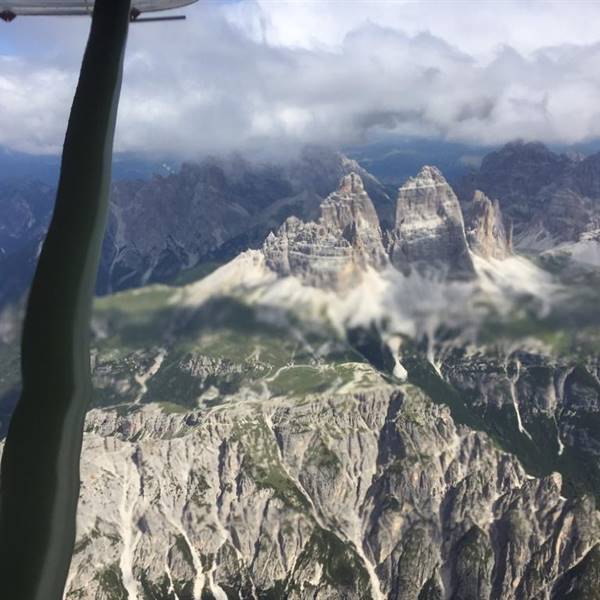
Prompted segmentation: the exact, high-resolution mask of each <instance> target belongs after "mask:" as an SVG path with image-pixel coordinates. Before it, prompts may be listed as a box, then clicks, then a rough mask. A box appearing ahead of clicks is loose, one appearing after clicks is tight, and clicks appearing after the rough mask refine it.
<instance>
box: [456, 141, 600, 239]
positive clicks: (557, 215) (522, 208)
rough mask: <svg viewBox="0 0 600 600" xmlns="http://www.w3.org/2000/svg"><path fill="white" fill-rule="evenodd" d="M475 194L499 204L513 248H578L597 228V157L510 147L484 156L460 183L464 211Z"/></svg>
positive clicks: (599, 192)
mask: <svg viewBox="0 0 600 600" xmlns="http://www.w3.org/2000/svg"><path fill="white" fill-rule="evenodd" d="M475 190H482V191H483V192H484V193H485V194H486V195H487V196H488V197H490V198H494V199H497V200H498V201H499V202H500V205H501V207H502V212H503V213H504V215H505V216H506V217H507V218H508V219H510V221H511V223H513V224H514V234H515V235H514V239H515V245H516V246H517V247H521V248H526V249H529V250H545V249H548V248H550V247H552V246H555V245H557V244H559V243H561V242H576V241H578V240H580V239H581V237H582V236H583V235H585V234H586V233H587V232H589V231H592V230H594V229H597V228H598V227H599V225H600V154H594V155H591V156H588V157H586V158H583V157H581V156H577V155H572V154H569V155H565V154H560V155H559V154H556V153H554V152H552V151H551V150H549V149H548V148H546V147H545V146H544V145H543V144H540V143H524V142H513V143H510V144H507V145H506V146H504V147H503V148H501V149H500V150H497V151H495V152H492V153H490V154H488V155H487V156H486V157H485V158H484V159H483V161H482V163H481V168H480V169H479V171H477V172H475V173H473V174H471V175H470V176H468V177H466V178H465V179H464V180H463V182H462V184H461V185H460V197H461V200H462V201H463V205H464V207H465V209H468V207H469V204H470V202H471V198H472V197H473V194H474V192H475Z"/></svg>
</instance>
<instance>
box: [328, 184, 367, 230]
mask: <svg viewBox="0 0 600 600" xmlns="http://www.w3.org/2000/svg"><path fill="white" fill-rule="evenodd" d="M321 220H322V221H323V223H325V224H326V225H328V226H331V227H336V228H338V229H340V230H345V229H346V228H347V227H350V226H354V227H358V228H363V229H364V228H365V227H373V228H375V229H379V218H378V216H377V212H376V211H375V206H374V205H373V202H372V201H371V198H370V197H369V195H368V194H367V192H366V191H365V188H364V185H363V181H362V179H361V177H360V175H358V174H357V173H350V174H348V175H345V176H344V177H342V179H341V181H340V185H339V188H338V190H337V191H335V192H333V193H332V194H330V195H329V196H327V198H325V200H323V202H322V203H321Z"/></svg>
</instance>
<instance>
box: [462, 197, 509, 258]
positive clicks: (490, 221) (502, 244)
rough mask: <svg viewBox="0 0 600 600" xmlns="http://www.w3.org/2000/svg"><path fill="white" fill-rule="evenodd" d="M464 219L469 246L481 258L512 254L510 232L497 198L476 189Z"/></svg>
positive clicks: (502, 256) (504, 256)
mask: <svg viewBox="0 0 600 600" xmlns="http://www.w3.org/2000/svg"><path fill="white" fill-rule="evenodd" d="M465 219H466V221H467V224H466V235H467V241H468V242H469V247H470V248H471V250H473V252H476V253H477V254H479V255H480V256H482V257H483V258H500V259H502V258H506V257H507V256H510V255H511V254H512V239H511V238H512V234H511V230H510V228H509V230H508V232H507V230H506V227H505V225H504V220H503V218H502V212H501V211H500V205H499V203H498V201H497V200H494V201H492V200H490V199H489V198H488V197H487V196H486V195H485V194H484V193H483V192H481V191H479V190H477V191H476V192H475V194H474V195H473V202H472V203H471V206H470V207H468V209H467V212H466V215H465Z"/></svg>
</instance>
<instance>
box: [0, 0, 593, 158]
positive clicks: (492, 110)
mask: <svg viewBox="0 0 600 600" xmlns="http://www.w3.org/2000/svg"><path fill="white" fill-rule="evenodd" d="M180 12H185V13H186V14H187V15H188V19H187V21H186V22H185V23H179V22H178V23H169V24H161V25H143V26H142V25H138V26H134V27H132V28H131V33H130V39H129V46H128V52H127V60H126V68H125V80H124V87H123V97H122V103H121V108H120V117H119V124H118V132H117V140H116V144H117V149H118V150H121V151H132V152H136V151H141V150H148V149H150V150H153V151H157V152H165V153H166V152H168V153H170V154H173V153H176V154H180V155H182V156H188V155H197V154H200V153H206V152H217V153H218V152H227V151H231V150H242V151H248V152H252V151H255V150H256V149H258V148H260V149H261V150H265V149H267V150H269V149H271V150H272V151H273V152H274V153H278V152H280V151H281V149H283V148H292V147H297V146H298V145H300V144H303V143H307V142H317V143H328V144H334V145H344V144H352V143H360V142H361V141H362V140H367V139H368V140H373V139H377V137H378V136H382V137H383V136H388V135H390V134H399V135H418V136H423V137H428V138H443V139H449V140H456V141H464V142H469V143H484V144H492V143H502V142H505V141H507V140H509V139H514V138H515V137H522V138H530V139H541V140H543V141H547V142H550V143H574V142H580V141H584V140H587V139H591V138H597V137H600V119H599V118H598V108H597V107H598V106H600V69H599V68H598V67H599V66H600V33H599V30H598V28H597V23H598V22H600V3H597V2H576V1H574V0H573V1H571V2H553V1H547V2H542V1H539V0H520V1H518V2H513V1H508V0H506V1H498V2H495V1H493V0H488V1H485V2H473V1H452V0H439V1H437V2H436V1H403V0H396V1H386V0H381V1H376V0H375V1H373V0H372V1H369V2H366V1H362V0H330V1H325V0H318V1H309V0H305V1H294V0H290V1H285V0H238V1H225V0H221V1H206V0H205V1H203V2H199V3H198V4H196V5H194V6H192V7H188V8H186V9H182V11H180ZM88 28H89V20H88V19H87V18H71V19H68V18H60V19H59V18H56V19H38V18H36V19H34V18H29V19H28V18H19V19H17V20H16V21H15V22H13V23H12V24H4V23H0V118H1V119H2V121H3V122H2V124H1V125H2V127H0V145H2V146H5V147H9V148H12V149H15V150H20V151H25V152H33V153H42V152H58V151H59V150H60V145H61V142H62V137H63V135H64V128H65V124H66V118H67V114H68V108H69V105H70V100H71V98H72V94H73V91H74V88H75V85H76V78H77V71H78V66H79V63H80V60H81V54H82V51H83V48H84V45H85V39H86V35H87V30H88Z"/></svg>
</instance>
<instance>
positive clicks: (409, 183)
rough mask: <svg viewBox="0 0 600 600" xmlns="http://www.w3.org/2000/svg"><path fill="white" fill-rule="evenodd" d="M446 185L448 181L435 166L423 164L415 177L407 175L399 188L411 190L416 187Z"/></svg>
mask: <svg viewBox="0 0 600 600" xmlns="http://www.w3.org/2000/svg"><path fill="white" fill-rule="evenodd" d="M442 185H448V182H447V181H446V179H445V178H444V176H443V175H442V172H441V171H440V170H439V169H438V168H437V167H432V166H430V165H425V166H423V167H421V170H420V171H419V172H418V173H417V175H416V176H415V177H409V178H408V179H407V180H406V181H405V182H404V183H403V184H402V185H401V186H400V190H411V189H417V188H427V187H437V186H442Z"/></svg>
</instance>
